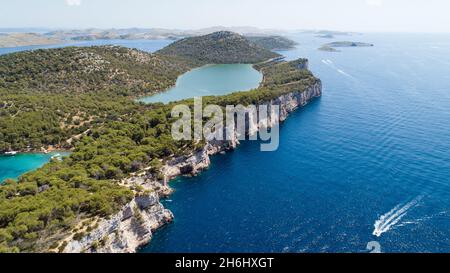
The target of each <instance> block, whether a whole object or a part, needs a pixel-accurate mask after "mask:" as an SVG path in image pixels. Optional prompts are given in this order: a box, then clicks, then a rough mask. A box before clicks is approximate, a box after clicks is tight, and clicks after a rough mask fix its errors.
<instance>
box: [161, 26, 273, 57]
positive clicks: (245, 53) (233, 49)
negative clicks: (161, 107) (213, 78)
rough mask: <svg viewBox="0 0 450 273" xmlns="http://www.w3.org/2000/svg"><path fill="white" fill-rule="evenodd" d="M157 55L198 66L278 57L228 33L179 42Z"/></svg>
mask: <svg viewBox="0 0 450 273" xmlns="http://www.w3.org/2000/svg"><path fill="white" fill-rule="evenodd" d="M156 53H157V54H158V55H166V56H176V57H182V58H187V59H189V60H197V62H198V64H199V65H201V64H211V63H214V64H222V63H228V64H229V63H252V64H253V63H259V62H263V61H265V60H267V59H271V58H276V57H280V55H278V54H277V53H274V52H271V51H270V50H267V49H265V48H263V47H261V46H259V45H257V44H255V43H252V42H250V41H249V40H247V39H246V38H245V37H243V36H241V35H239V34H236V33H233V32H228V31H221V32H215V33H212V34H209V35H205V36H200V37H191V38H185V39H182V40H179V41H177V42H175V43H173V44H171V45H169V46H167V47H165V48H163V49H162V50H160V51H158V52H156Z"/></svg>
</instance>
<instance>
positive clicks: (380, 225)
mask: <svg viewBox="0 0 450 273" xmlns="http://www.w3.org/2000/svg"><path fill="white" fill-rule="evenodd" d="M422 198H423V196H419V197H417V198H415V199H414V200H412V201H411V202H409V203H407V204H406V205H403V206H402V205H401V204H400V205H397V206H396V207H395V208H393V209H392V210H391V211H389V212H388V213H386V214H384V215H382V216H381V217H380V219H378V220H377V221H375V225H374V227H375V229H374V231H373V235H375V236H377V237H380V236H381V235H382V234H383V233H385V232H388V231H389V230H390V229H391V228H392V227H394V226H395V225H396V224H398V222H400V220H402V218H403V217H405V215H406V214H407V213H408V211H409V210H410V209H411V208H413V207H415V206H417V204H419V202H420V201H421V200H422Z"/></svg>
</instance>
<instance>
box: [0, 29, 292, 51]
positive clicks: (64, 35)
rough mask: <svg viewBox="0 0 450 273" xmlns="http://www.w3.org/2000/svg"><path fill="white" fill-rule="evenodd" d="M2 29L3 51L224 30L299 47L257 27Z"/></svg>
mask: <svg viewBox="0 0 450 273" xmlns="http://www.w3.org/2000/svg"><path fill="white" fill-rule="evenodd" d="M4 31H8V32H4V33H2V29H0V48H2V47H18V46H39V45H50V44H52V45H53V44H58V45H64V44H67V43H72V44H73V43H77V42H86V41H96V40H173V41H176V40H179V39H183V38H187V37H196V36H202V35H207V34H211V33H214V32H220V31H229V32H235V33H239V34H241V35H243V36H245V37H247V38H248V39H249V40H252V41H253V42H255V43H257V44H259V45H260V46H263V47H265V48H267V49H270V50H285V49H290V48H292V47H293V46H295V42H294V41H292V40H290V39H287V38H285V37H282V36H279V33H281V32H282V31H275V30H265V29H259V28H253V27H221V26H218V27H211V28H205V29H197V30H180V29H163V28H124V29H98V28H89V29H71V30H45V29H41V30H39V32H35V33H33V32H30V31H33V30H32V29H24V30H23V31H24V32H20V31H21V30H20V29H14V30H8V29H4ZM10 31H15V32H10Z"/></svg>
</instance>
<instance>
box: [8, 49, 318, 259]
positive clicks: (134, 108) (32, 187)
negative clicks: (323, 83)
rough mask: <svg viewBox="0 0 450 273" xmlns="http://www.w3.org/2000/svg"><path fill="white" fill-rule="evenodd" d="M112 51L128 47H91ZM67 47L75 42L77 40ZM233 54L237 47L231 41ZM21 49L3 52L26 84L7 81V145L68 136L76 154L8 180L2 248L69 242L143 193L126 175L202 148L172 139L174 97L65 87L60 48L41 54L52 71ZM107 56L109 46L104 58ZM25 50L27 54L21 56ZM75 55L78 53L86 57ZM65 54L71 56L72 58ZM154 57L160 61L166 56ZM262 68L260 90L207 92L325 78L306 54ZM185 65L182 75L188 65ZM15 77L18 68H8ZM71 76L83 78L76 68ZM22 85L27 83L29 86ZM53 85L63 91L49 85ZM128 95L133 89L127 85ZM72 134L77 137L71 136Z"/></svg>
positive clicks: (242, 100)
mask: <svg viewBox="0 0 450 273" xmlns="http://www.w3.org/2000/svg"><path fill="white" fill-rule="evenodd" d="M108 49H110V50H112V52H130V51H127V50H125V49H120V48H115V47H114V48H111V47H110V48H106V47H101V48H90V49H89V51H90V52H96V51H98V50H99V51H105V50H106V51H108ZM49 51H51V52H53V53H54V52H66V51H64V50H63V51H59V50H58V51H53V50H49ZM68 51H69V52H74V51H76V50H74V49H73V48H71V49H69V50H68ZM131 52H134V51H131ZM226 52H230V50H229V49H226ZM34 53H35V55H36V56H30V59H31V60H33V59H34V60H38V59H39V58H40V57H37V56H47V55H48V54H49V53H48V52H45V51H37V52H34ZM22 54H24V55H20V54H19V55H16V54H14V55H13V56H15V57H16V58H11V56H9V57H8V58H3V59H2V61H5V60H9V61H11V60H14V61H15V62H14V63H15V65H17V66H18V67H21V69H19V68H18V69H17V70H16V71H17V73H18V75H19V76H18V78H17V79H18V82H15V81H14V80H11V79H8V80H7V81H4V84H5V85H4V86H6V87H7V88H4V89H0V121H1V123H0V145H2V146H1V147H3V148H1V147H0V149H9V148H14V149H16V148H17V149H22V148H24V147H26V146H33V147H34V146H36V147H39V146H40V145H61V143H65V145H68V146H70V147H73V148H74V149H73V153H72V154H71V155H70V157H68V158H66V159H64V160H63V161H58V160H54V161H51V162H50V163H49V164H47V165H45V166H44V167H42V168H41V169H39V170H37V171H34V172H31V173H28V174H25V175H23V176H22V177H20V178H19V180H18V181H12V180H8V181H6V182H5V183H4V184H3V185H2V186H0V252H15V251H23V252H36V251H49V250H50V249H52V250H57V249H60V250H61V249H62V248H61V244H60V243H61V240H62V239H63V238H65V237H66V236H67V235H68V234H75V233H76V232H79V226H80V225H84V226H86V225H87V226H89V228H91V224H93V219H95V218H96V217H108V216H109V215H111V214H113V213H115V212H117V211H118V210H119V209H121V208H122V206H123V205H124V204H126V203H127V202H129V201H130V200H131V199H132V198H133V196H134V195H135V194H140V191H141V189H137V188H133V189H130V188H128V187H125V186H121V185H120V184H119V182H120V180H121V179H123V178H125V177H127V176H129V175H130V173H133V172H137V171H140V170H143V169H144V168H147V167H150V170H149V174H150V175H152V176H153V177H154V178H155V179H163V177H162V174H161V173H160V169H161V166H162V164H163V163H164V162H165V161H166V160H168V159H170V158H173V157H178V156H182V155H188V154H191V153H192V152H193V151H195V150H198V149H199V148H202V147H203V146H204V143H201V142H200V143H194V142H191V141H174V140H173V139H172V137H171V124H172V123H173V122H174V119H173V118H172V117H171V109H172V107H173V104H170V105H163V104H152V105H143V104H138V103H135V102H134V101H133V100H131V99H130V97H129V96H124V95H123V94H121V92H117V90H121V89H119V86H116V87H117V89H107V90H102V91H101V90H100V89H98V90H96V91H94V90H91V88H90V87H89V86H86V88H87V89H77V92H74V91H72V90H69V89H62V90H59V89H57V88H56V86H59V85H60V84H61V86H62V87H64V86H65V85H64V84H63V83H62V82H61V80H58V79H55V80H52V83H53V84H54V85H52V84H48V83H47V80H48V81H50V80H51V79H47V77H46V74H45V73H44V72H43V71H46V69H47V70H48V69H50V70H51V69H52V68H50V67H48V64H47V63H52V64H57V63H60V64H61V65H64V64H63V59H59V57H58V56H59V54H56V55H55V54H53V55H52V56H54V57H55V56H56V57H55V58H56V60H53V58H50V57H49V59H47V58H44V59H43V60H45V62H43V64H42V67H46V69H44V68H42V67H40V66H39V65H38V63H39V62H35V63H34V64H35V66H36V67H29V66H28V65H25V64H23V63H27V64H28V63H29V59H28V54H30V55H33V54H32V53H22ZM118 54H120V56H122V57H124V56H128V55H127V54H125V55H123V54H121V53H118ZM139 54H141V53H139ZM109 55H110V54H109V53H105V55H102V56H109ZM112 55H114V54H112ZM17 56H23V57H22V58H27V59H22V61H19V59H17ZM70 56H72V57H73V58H77V56H78V55H75V56H73V55H70ZM66 57H67V56H66ZM67 58H68V59H66V61H67V60H72V59H70V58H69V57H67ZM126 58H128V57H126ZM133 58H134V57H133ZM145 58H150V59H152V58H154V56H153V55H146V57H145ZM156 58H157V59H158V60H160V59H163V58H165V57H161V56H158V57H156ZM167 58H169V57H167ZM72 61H73V60H72ZM22 62H23V63H22ZM76 63H77V62H75V64H76ZM188 63H191V61H189V62H188ZM10 65H11V64H9V65H4V68H3V69H5V70H7V71H10V72H8V73H11V71H13V70H14V68H11V67H10ZM66 67H67V66H66ZM75 67H77V65H75ZM157 67H159V66H157ZM255 68H257V69H259V70H260V71H262V73H263V74H264V82H263V84H262V86H261V87H260V88H257V89H254V90H251V91H249V92H238V93H234V94H230V95H226V96H218V97H214V96H212V97H207V98H205V99H204V103H205V104H206V103H214V104H218V105H222V106H225V105H229V104H244V105H245V104H250V103H253V104H257V103H259V102H264V101H267V100H270V99H272V98H275V97H277V96H279V95H281V94H284V93H287V92H290V91H292V90H305V89H306V88H307V87H309V86H311V85H312V84H314V83H316V82H317V81H318V79H316V78H315V77H314V76H313V75H312V74H311V72H309V71H308V70H307V69H306V68H307V61H306V60H298V61H294V62H281V63H278V62H265V63H262V64H259V65H255ZM64 69H68V68H61V70H57V71H59V72H58V73H62V72H63V71H65V70H64ZM141 69H142V67H141ZM5 70H3V71H5ZM27 71H28V72H27ZM69 71H71V70H69ZM75 71H77V70H76V69H75ZM101 71H104V70H100V72H99V73H100V74H102V73H101ZM177 71H179V72H178V73H181V71H182V69H181V70H177ZM2 73H3V72H2ZM58 73H56V74H58ZM130 73H131V72H130ZM136 73H138V72H136ZM142 73H147V72H142ZM148 73H151V74H152V73H153V75H155V74H157V73H155V72H151V71H150V72H148ZM171 73H176V71H175V72H171ZM69 74H70V73H69ZM95 74H96V73H93V75H95ZM1 75H2V77H1V79H3V74H1ZM82 75H86V74H82ZM87 75H90V74H87ZM8 77H12V78H14V77H15V76H14V74H8ZM68 79H69V80H70V79H73V80H74V81H75V80H77V78H75V76H74V78H71V77H68ZM78 81H81V82H85V83H86V84H87V85H88V83H89V82H90V81H88V80H87V79H85V78H79V79H78ZM19 83H20V84H19ZM100 85H101V84H100ZM126 85H127V84H126V83H125V86H126ZM22 86H25V87H26V88H25V89H22V88H21V87H22ZM39 86H41V88H42V89H41V88H38V87H39ZM52 86H55V89H51V88H50V87H52ZM70 86H72V85H68V86H67V88H69V87H70ZM43 87H46V88H50V91H45V89H44V88H43ZM64 90H66V91H65V92H64ZM124 90H125V89H124ZM88 91H89V92H88ZM124 94H125V95H128V94H129V92H127V91H126V90H125V91H124ZM184 103H187V104H188V105H190V106H191V107H192V104H193V101H192V100H186V101H184ZM77 134H79V135H78V136H76V137H73V136H74V135H77ZM68 138H70V140H71V141H69V142H67V141H65V140H67V139H68ZM80 236H81V235H80Z"/></svg>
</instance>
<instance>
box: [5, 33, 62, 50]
mask: <svg viewBox="0 0 450 273" xmlns="http://www.w3.org/2000/svg"><path fill="white" fill-rule="evenodd" d="M61 43H64V41H63V40H61V39H58V38H56V37H47V36H45V35H41V34H37V33H0V48H2V47H17V46H31V45H52V44H61Z"/></svg>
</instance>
